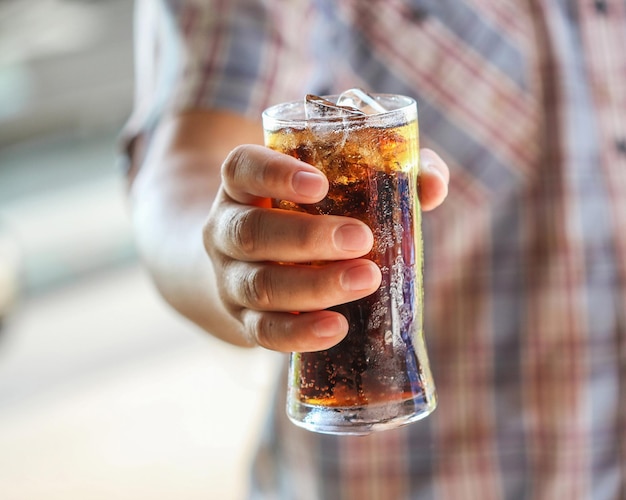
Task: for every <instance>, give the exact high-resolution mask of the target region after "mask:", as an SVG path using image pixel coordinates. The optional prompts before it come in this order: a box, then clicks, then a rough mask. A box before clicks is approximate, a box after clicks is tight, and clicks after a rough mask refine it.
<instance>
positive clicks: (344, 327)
mask: <svg viewBox="0 0 626 500" xmlns="http://www.w3.org/2000/svg"><path fill="white" fill-rule="evenodd" d="M243 324H244V328H245V330H246V332H248V334H249V336H250V340H251V342H253V343H255V344H258V345H260V346H262V347H265V348H267V349H271V350H273V351H280V352H312V351H321V350H323V349H329V348H330V347H332V346H334V345H335V344H338V343H339V342H340V341H341V340H343V338H344V337H345V336H346V334H347V333H348V321H347V320H346V318H345V317H344V316H343V315H341V314H340V313H337V312H333V311H316V312H310V313H304V314H292V313H260V312H258V311H254V310H247V311H245V313H244V314H243Z"/></svg>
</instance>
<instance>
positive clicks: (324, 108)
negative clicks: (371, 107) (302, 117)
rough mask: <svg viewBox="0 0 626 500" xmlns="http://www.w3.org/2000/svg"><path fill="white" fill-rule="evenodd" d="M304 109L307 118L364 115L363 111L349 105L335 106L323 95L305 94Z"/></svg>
mask: <svg viewBox="0 0 626 500" xmlns="http://www.w3.org/2000/svg"><path fill="white" fill-rule="evenodd" d="M304 110H305V113H306V118H307V120H311V119H315V118H347V117H350V116H364V115H365V112H364V111H361V110H358V109H356V108H353V107H350V106H337V105H336V104H335V103H334V102H331V101H329V100H327V99H324V98H323V97H319V96H316V95H313V94H307V96H306V97H305V99H304Z"/></svg>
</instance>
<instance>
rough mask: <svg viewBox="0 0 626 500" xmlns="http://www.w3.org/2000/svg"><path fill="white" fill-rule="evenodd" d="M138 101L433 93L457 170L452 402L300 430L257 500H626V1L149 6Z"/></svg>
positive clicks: (164, 106) (445, 309) (434, 135)
mask: <svg viewBox="0 0 626 500" xmlns="http://www.w3.org/2000/svg"><path fill="white" fill-rule="evenodd" d="M138 21H139V34H140V36H139V59H140V61H141V66H140V67H139V70H140V71H139V73H138V80H137V81H138V96H139V97H140V99H138V102H137V107H136V110H135V113H134V115H133V117H132V118H131V120H130V122H129V126H128V132H129V134H130V136H131V137H132V135H133V134H137V133H140V132H142V131H143V132H146V131H149V130H150V128H151V127H153V126H154V124H155V123H156V122H157V121H158V119H159V117H161V116H162V115H163V114H166V113H173V112H176V111H179V110H181V109H186V108H194V107H212V108H228V109H232V110H236V111H239V112H241V113H244V114H246V115H248V116H252V117H258V116H259V114H260V112H261V110H262V109H263V108H265V107H266V106H268V105H269V104H272V103H276V102H279V101H285V100H288V99H292V98H301V97H302V96H303V95H304V94H305V93H308V92H312V93H318V94H325V93H332V92H335V91H338V90H343V89H345V88H349V87H355V86H359V87H364V88H367V89H372V90H375V91H377V92H393V93H401V94H407V95H411V96H413V97H415V98H416V99H417V101H418V106H419V112H420V129H421V139H422V143H423V145H425V146H429V147H432V148H434V149H435V150H436V151H438V152H440V153H441V154H442V156H443V157H444V158H445V159H446V161H447V162H448V164H449V166H450V168H451V184H450V190H449V197H448V200H447V201H446V203H445V204H444V205H443V206H442V207H440V208H438V209H437V210H435V211H434V212H432V213H429V214H427V215H426V216H425V217H424V240H425V246H426V247H425V255H426V264H425V266H426V271H425V272H426V276H425V286H426V290H425V297H426V318H425V321H426V325H425V331H426V336H427V342H428V348H429V354H430V359H431V365H432V369H433V372H434V377H435V382H436V385H437V389H438V395H439V407H438V409H437V411H436V412H435V413H434V414H433V415H431V416H430V417H428V418H427V419H425V420H422V421H420V422H418V423H415V424H412V425H410V426H407V427H405V428H402V429H399V430H394V431H387V432H383V433H378V434H373V435H371V436H368V437H360V438H355V437H335V436H323V435H316V434H313V433H309V432H307V431H304V430H300V429H298V428H296V427H295V426H293V425H292V424H290V423H288V422H287V420H286V418H285V414H284V413H285V412H284V408H283V404H284V402H283V401H282V399H281V398H282V397H283V394H284V388H279V390H278V393H277V402H276V408H277V409H276V411H275V412H274V413H273V414H272V417H271V419H270V420H269V422H268V426H267V432H266V433H265V435H264V438H263V440H262V443H261V446H260V449H259V453H258V455H257V459H256V461H255V467H254V473H253V479H252V490H253V491H252V493H251V497H252V498H259V499H260V498H284V499H288V500H294V499H324V500H326V499H328V500H334V499H354V500H368V499H381V500H395V499H420V500H421V499H453V500H458V499H463V500H467V499H470V500H472V499H476V500H491V499H493V500H498V499H541V500H557V499H558V500H560V499H567V500H575V499H593V500H615V499H623V498H626V2H625V1H624V0H578V1H577V0H455V1H446V2H442V1H437V0H385V1H384V2H383V1H375V0H363V1H358V0H338V1H332V0H309V1H305V0H300V1H291V2H288V1H285V0H283V1H280V0H230V1H229V0H211V1H209V0H206V1H202V0H195V1H193V0H187V1H184V0H178V1H176V0H170V1H166V0H160V1H156V0H145V1H144V2H142V3H140V5H139V16H138Z"/></svg>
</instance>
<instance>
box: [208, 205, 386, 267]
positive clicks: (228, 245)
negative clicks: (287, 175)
mask: <svg viewBox="0 0 626 500" xmlns="http://www.w3.org/2000/svg"><path fill="white" fill-rule="evenodd" d="M206 231H208V232H209V233H211V234H205V241H206V240H208V239H211V241H213V242H214V245H215V246H216V248H217V250H218V251H220V252H221V253H224V254H226V255H228V256H229V257H230V258H233V259H239V260H244V261H266V260H272V261H282V262H310V261H320V260H340V259H354V258H357V257H361V256H363V255H365V254H366V253H367V252H369V251H370V250H371V248H372V245H373V244H374V237H373V235H372V231H371V230H370V228H369V227H368V226H367V225H366V224H364V223H363V222H361V221H358V220H356V219H350V218H347V217H335V216H325V217H319V216H315V215H310V214H304V213H299V212H290V211H287V210H272V209H267V208H259V207H252V206H248V207H242V206H241V205H239V204H237V203H230V204H225V206H224V207H223V211H222V213H221V215H220V216H219V218H218V219H216V220H215V223H214V224H213V225H211V226H207V228H206Z"/></svg>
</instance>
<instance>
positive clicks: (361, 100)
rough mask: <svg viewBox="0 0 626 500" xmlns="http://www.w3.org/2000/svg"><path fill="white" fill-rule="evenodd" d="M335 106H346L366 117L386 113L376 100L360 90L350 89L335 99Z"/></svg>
mask: <svg viewBox="0 0 626 500" xmlns="http://www.w3.org/2000/svg"><path fill="white" fill-rule="evenodd" d="M337 106H342V107H343V106H348V107H351V108H353V109H358V110H360V111H363V113H365V114H366V115H376V114H378V113H384V112H385V111H387V110H386V109H385V108H384V107H383V106H382V105H381V104H380V103H379V102H378V101H377V100H376V99H374V98H373V97H372V96H371V95H369V94H368V93H367V92H365V91H364V90H361V89H357V88H355V89H350V90H346V91H345V92H343V93H342V94H341V95H340V96H339V98H338V99H337Z"/></svg>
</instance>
